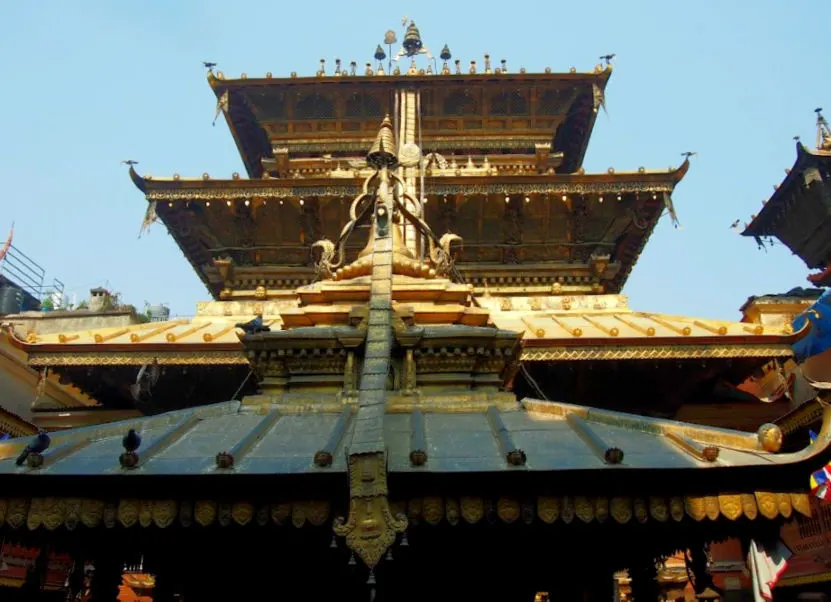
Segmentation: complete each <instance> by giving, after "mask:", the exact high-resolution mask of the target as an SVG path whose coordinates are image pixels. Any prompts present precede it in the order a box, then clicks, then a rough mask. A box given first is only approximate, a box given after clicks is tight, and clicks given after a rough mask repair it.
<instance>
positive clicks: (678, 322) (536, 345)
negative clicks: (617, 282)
mask: <svg viewBox="0 0 831 602" xmlns="http://www.w3.org/2000/svg"><path fill="white" fill-rule="evenodd" d="M407 280H409V279H407ZM442 283H444V285H443V286H440V285H441V284H442ZM330 286H331V285H327V284H326V283H318V284H317V285H312V286H310V287H301V288H300V289H298V291H297V292H298V295H299V296H300V297H301V298H304V299H307V300H308V301H311V303H310V304H309V305H305V306H300V307H298V306H291V307H277V306H276V304H271V303H269V304H266V305H267V307H266V311H265V312H264V321H265V324H266V325H267V326H269V327H270V328H271V329H272V330H279V329H282V328H294V327H298V326H334V325H347V324H349V323H350V320H351V319H353V318H354V316H353V315H352V314H353V310H354V307H355V306H356V305H360V304H361V301H360V300H359V299H357V297H355V298H349V299H342V300H341V299H336V298H331V294H330V293H328V292H327V288H329V287H330ZM346 288H350V287H344V291H343V292H341V293H340V294H345V293H346V292H348V291H346V290H345V289H346ZM351 288H362V287H361V286H355V287H351ZM351 288H350V290H351ZM393 288H394V295H395V296H397V297H399V298H402V297H403V299H402V301H399V302H397V303H396V304H395V305H396V308H397V309H396V312H397V313H399V314H401V313H402V312H403V313H407V314H408V315H411V316H412V319H413V322H414V323H415V324H422V325H441V324H464V325H471V326H493V327H495V328H497V329H499V330H502V331H512V332H520V333H522V345H523V350H522V359H523V360H526V361H552V360H562V359H573V360H581V359H582V360H592V359H672V358H675V359H685V358H699V357H725V358H726V357H789V356H791V355H792V350H791V345H792V344H793V343H794V342H795V341H797V340H799V339H800V338H801V337H802V336H803V335H804V334H805V333H804V332H803V331H800V332H796V333H794V332H792V331H790V329H789V328H787V325H785V326H777V327H772V326H765V325H762V324H748V323H746V322H730V321H723V320H709V319H703V318H694V317H686V316H673V315H666V314H658V313H647V312H637V311H632V310H630V309H629V308H628V307H627V305H626V300H625V297H624V296H622V295H586V296H574V297H564V296H552V297H526V298H522V297H519V298H518V297H512V298H508V297H479V298H477V299H476V303H477V305H478V307H476V306H470V305H468V304H466V303H465V302H464V301H463V299H462V298H461V297H462V296H464V295H465V294H466V292H467V291H466V290H464V289H466V287H464V286H460V285H448V283H447V282H446V281H434V284H433V285H432V288H435V289H436V290H435V291H433V290H432V288H431V287H429V286H427V285H426V284H422V289H421V291H420V292H421V294H422V295H424V298H423V299H421V300H419V299H418V298H417V297H414V296H413V293H412V291H411V289H412V283H411V282H402V283H401V284H399V285H396V286H394V287H393ZM456 289H459V290H458V291H457V290H456ZM399 290H400V291H402V292H400V293H397V294H396V293H395V291H399ZM358 296H360V295H358ZM442 299H446V302H443V301H442ZM332 301H334V303H332ZM231 305H232V303H223V302H212V303H208V304H203V305H202V307H201V313H200V315H197V316H195V317H193V318H182V319H176V320H169V321H166V322H151V323H147V324H138V325H133V326H128V327H121V328H102V329H91V330H84V331H77V332H64V333H54V334H47V335H34V334H30V335H29V336H28V337H27V338H26V339H24V338H23V337H22V336H21V335H20V334H17V335H15V336H14V337H13V338H12V342H13V344H15V345H16V346H18V347H20V348H21V349H24V350H25V351H27V352H28V353H29V354H30V356H31V357H30V364H31V365H33V366H38V365H49V364H52V363H65V360H58V356H62V357H66V356H69V355H72V356H74V357H75V359H74V360H73V361H72V363H77V364H79V365H80V364H84V363H89V364H98V363H102V364H103V363H108V362H114V361H115V360H114V359H112V358H109V359H108V358H107V354H111V353H113V352H120V353H121V355H122V356H123V357H124V359H123V361H121V362H119V363H131V361H130V360H129V359H128V358H130V357H132V358H133V360H132V363H143V362H145V361H147V360H148V358H149V357H150V356H152V358H151V359H157V360H158V361H159V363H162V364H188V363H189V362H192V361H195V359H194V358H195V357H197V356H198V357H204V360H205V362H206V363H211V362H214V363H217V364H229V363H233V364H236V363H239V364H244V363H246V360H245V357H244V355H243V353H242V351H243V346H242V344H241V343H240V339H239V336H238V334H239V333H241V332H242V331H241V329H239V328H236V324H238V323H241V322H247V321H248V320H250V319H252V318H253V317H254V316H255V315H256V313H250V314H244V315H232V316H225V315H209V314H211V313H219V312H221V311H223V307H229V306H231ZM251 305H252V307H253V305H256V304H251ZM246 309H248V310H249V311H250V309H251V308H246ZM206 354H207V355H206ZM84 358H86V359H84Z"/></svg>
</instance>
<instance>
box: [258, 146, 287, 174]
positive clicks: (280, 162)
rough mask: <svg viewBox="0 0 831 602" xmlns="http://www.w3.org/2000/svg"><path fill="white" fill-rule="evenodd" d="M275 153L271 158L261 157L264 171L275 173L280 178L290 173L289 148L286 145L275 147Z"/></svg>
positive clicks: (273, 152)
mask: <svg viewBox="0 0 831 602" xmlns="http://www.w3.org/2000/svg"><path fill="white" fill-rule="evenodd" d="M272 154H273V155H274V157H273V158H271V159H260V163H262V166H263V171H264V172H266V173H271V174H275V175H276V176H277V177H278V178H285V177H287V176H288V174H289V162H290V157H289V149H288V148H284V147H278V148H275V149H274V150H273V151H272Z"/></svg>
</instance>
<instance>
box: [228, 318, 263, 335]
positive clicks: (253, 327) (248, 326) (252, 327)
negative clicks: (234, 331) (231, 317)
mask: <svg viewBox="0 0 831 602" xmlns="http://www.w3.org/2000/svg"><path fill="white" fill-rule="evenodd" d="M234 326H235V327H236V328H242V330H243V331H244V332H245V334H257V333H258V332H271V329H270V328H269V327H268V326H266V325H265V324H263V315H262V314H259V315H257V316H256V317H255V318H254V319H253V320H249V321H248V322H240V323H239V324H235V325H234Z"/></svg>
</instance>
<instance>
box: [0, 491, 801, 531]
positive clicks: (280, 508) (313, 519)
mask: <svg viewBox="0 0 831 602" xmlns="http://www.w3.org/2000/svg"><path fill="white" fill-rule="evenodd" d="M577 493H579V492H577ZM794 511H796V513H798V514H801V515H803V516H808V517H810V516H811V510H810V504H809V498H808V494H807V493H805V492H774V491H755V492H749V493H733V492H724V493H719V494H715V495H706V496H691V495H676V496H667V495H663V496H661V495H659V496H654V495H644V496H641V497H628V496H582V495H571V496H537V497H535V498H532V499H530V500H528V499H526V500H520V499H518V498H515V497H511V496H510V495H506V496H504V497H498V498H485V497H479V496H477V495H475V493H474V494H473V495H468V496H461V497H447V498H445V497H439V496H427V497H414V498H410V499H404V500H392V501H391V502H390V504H389V508H388V509H387V510H386V511H385V513H386V514H388V515H389V517H396V516H397V517H401V518H400V519H392V520H393V521H395V520H399V523H400V524H396V527H400V528H401V530H403V529H404V527H403V526H402V525H406V524H407V523H408V522H409V523H410V524H424V525H426V526H427V527H426V528H430V527H434V526H436V525H438V524H439V523H445V522H446V523H448V524H449V525H451V526H455V525H457V524H459V523H465V524H469V525H474V524H479V523H482V522H483V519H485V518H487V519H488V521H487V522H488V523H489V522H491V521H492V518H498V519H499V520H500V521H501V522H503V523H506V524H513V523H517V524H519V525H523V524H527V523H532V522H536V521H541V522H543V523H546V524H553V523H562V524H566V525H570V524H574V525H581V524H603V523H606V524H610V525H615V524H627V523H631V524H638V523H641V524H648V523H653V524H655V523H660V524H665V523H669V524H671V523H680V522H685V521H690V520H691V521H694V522H701V521H703V520H717V519H719V518H720V517H724V518H726V519H728V520H731V521H734V520H738V519H740V518H742V517H746V518H748V519H750V520H754V519H756V518H766V519H769V520H776V519H779V518H780V517H782V518H785V519H789V518H791V517H792V516H793V515H794ZM404 517H406V519H408V520H405V519H404ZM575 519H577V520H575ZM332 522H333V521H332V517H331V504H330V502H329V501H328V500H311V501H307V500H303V501H300V500H275V501H273V502H265V503H262V502H254V501H253V500H251V501H249V500H244V499H238V500H233V501H228V500H221V501H218V500H213V499H198V500H195V501H194V500H182V499H170V498H168V499H146V498H121V499H116V500H112V499H108V500H103V499H95V498H81V497H74V498H69V497H61V496H55V497H48V498H42V497H34V498H27V497H17V498H5V499H0V526H8V527H10V528H11V529H14V530H19V529H22V528H24V527H25V529H27V530H29V531H35V530H39V529H44V530H46V531H54V530H56V529H58V528H59V527H61V526H64V527H66V529H67V530H69V531H74V530H75V529H76V528H77V527H78V525H83V526H84V527H86V528H90V529H91V528H106V529H112V528H115V527H123V528H131V527H144V528H147V527H157V528H161V529H165V528H167V527H170V526H173V525H175V526H181V527H185V528H188V527H196V526H198V527H208V526H210V525H218V526H220V527H228V526H230V525H239V526H246V525H249V524H252V525H254V526H260V527H266V526H269V525H272V524H273V525H277V526H287V525H292V526H294V527H295V528H301V527H303V526H304V525H306V524H308V525H310V526H312V527H321V526H324V525H327V524H331V523H332ZM339 525H340V523H338V522H337V521H335V527H336V528H340V527H339Z"/></svg>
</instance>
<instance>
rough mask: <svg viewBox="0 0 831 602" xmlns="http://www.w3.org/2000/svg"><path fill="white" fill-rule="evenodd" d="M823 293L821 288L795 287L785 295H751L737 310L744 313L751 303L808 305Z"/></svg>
mask: <svg viewBox="0 0 831 602" xmlns="http://www.w3.org/2000/svg"><path fill="white" fill-rule="evenodd" d="M824 292H825V289H821V288H804V287H801V286H797V287H795V288H792V289H791V290H789V291H788V292H787V293H768V294H765V295H751V296H750V297H748V298H747V301H745V302H744V303H743V304H742V306H741V307H740V308H739V311H740V312H744V311H745V310H746V309H747V308H748V307H749V306H750V305H751V304H753V303H766V304H783V305H787V304H793V303H794V302H796V303H800V304H802V303H807V304H810V303H811V302H813V301H816V300H817V299H819V297H820V295H822V293H824Z"/></svg>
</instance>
